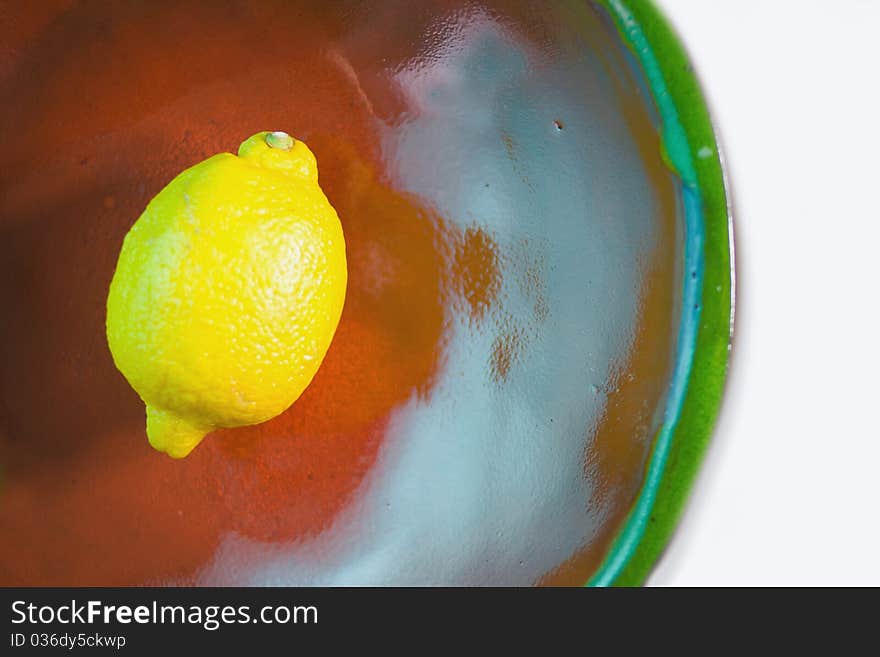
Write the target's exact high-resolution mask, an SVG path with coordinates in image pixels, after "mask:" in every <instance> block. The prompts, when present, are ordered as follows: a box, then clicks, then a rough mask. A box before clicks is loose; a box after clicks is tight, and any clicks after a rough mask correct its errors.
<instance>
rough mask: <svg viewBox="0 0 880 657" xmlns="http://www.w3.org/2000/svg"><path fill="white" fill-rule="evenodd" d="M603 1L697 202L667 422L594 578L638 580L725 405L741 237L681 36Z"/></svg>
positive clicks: (649, 17)
mask: <svg viewBox="0 0 880 657" xmlns="http://www.w3.org/2000/svg"><path fill="white" fill-rule="evenodd" d="M596 3H597V4H598V5H599V6H601V7H602V8H604V9H605V10H606V11H607V12H608V14H609V16H610V18H611V20H612V21H613V23H614V25H615V26H616V28H617V30H618V31H619V32H620V34H621V36H622V37H623V39H624V41H625V43H626V44H627V46H628V47H629V49H630V50H631V52H632V53H633V55H634V56H635V59H636V61H637V62H638V65H639V67H640V68H641V71H642V73H643V75H644V77H645V79H646V81H647V83H648V86H649V88H650V90H651V93H652V96H653V100H654V102H655V105H656V109H657V111H658V113H659V115H660V120H661V124H662V126H661V133H662V140H661V142H662V148H663V150H664V157H665V159H666V160H667V162H668V163H669V164H670V166H671V167H672V168H673V169H674V170H675V171H676V172H677V173H678V174H679V176H680V177H681V180H682V183H683V189H684V190H685V196H686V197H687V198H689V199H690V203H688V201H687V198H686V201H685V222H686V230H685V234H686V235H685V259H686V261H687V265H688V266H687V269H686V270H685V282H684V288H685V289H684V298H685V301H684V303H683V304H682V305H683V308H682V327H683V328H682V332H681V333H680V336H679V347H678V354H677V356H676V361H677V362H676V370H675V373H674V374H673V382H672V384H671V386H670V393H669V399H668V401H667V410H666V418H665V420H664V423H663V426H662V427H661V428H660V430H659V431H658V433H657V436H656V437H655V440H654V446H653V450H652V453H651V457H650V459H649V461H648V464H647V466H646V471H645V483H644V484H643V486H642V489H641V491H640V492H639V495H638V498H637V499H636V501H635V503H634V505H633V507H632V509H631V510H630V512H629V514H628V516H627V517H626V520H625V521H624V524H623V527H622V528H621V530H620V532H619V533H618V534H617V537H616V538H615V539H614V541H613V542H612V544H611V547H610V548H609V550H608V552H607V554H606V556H605V558H604V560H603V562H602V564H601V565H600V567H599V569H598V570H597V571H596V573H595V574H594V575H593V576H592V577H591V578H590V580H589V581H588V582H587V585H588V586H609V585H610V586H638V585H640V584H643V583H644V581H645V579H646V578H647V576H648V575H649V573H650V572H651V569H652V568H653V567H654V565H655V564H656V562H657V560H658V559H659V558H660V556H661V554H662V552H663V550H664V549H665V547H666V545H667V544H668V543H669V540H670V538H671V536H672V533H673V531H674V530H675V527H676V525H677V523H678V520H679V518H680V516H681V514H682V511H683V510H684V505H685V502H686V501H687V497H688V493H689V492H690V489H691V487H692V486H693V483H694V479H695V477H696V474H697V470H698V468H699V465H700V463H701V461H702V460H703V456H704V455H705V452H706V448H707V447H708V444H709V438H710V435H711V433H712V429H713V426H714V423H715V418H716V416H717V414H718V410H719V407H720V404H721V396H722V392H723V389H724V382H725V379H726V376H727V365H728V358H729V352H730V346H731V339H732V336H733V317H734V289H735V283H734V272H733V236H732V223H731V212H730V205H729V202H728V198H729V195H728V192H727V184H726V179H725V175H724V169H723V167H722V163H721V155H720V152H719V147H718V142H717V138H716V135H715V129H714V126H713V124H712V121H711V118H710V116H709V111H708V108H707V106H706V101H705V98H704V97H703V94H702V91H701V89H700V85H699V83H698V81H697V78H696V76H695V74H694V70H693V67H692V66H691V64H690V60H689V58H688V56H687V53H686V52H685V50H684V48H683V46H682V44H681V41H680V40H679V38H678V36H677V35H676V34H675V32H674V31H673V29H672V27H671V26H670V25H669V23H668V22H667V21H666V19H665V18H664V17H663V15H662V13H661V12H660V10H659V9H658V8H657V7H656V6H655V5H654V3H653V2H651V1H650V0H596ZM658 54H659V56H658ZM687 270H690V275H688V271H687Z"/></svg>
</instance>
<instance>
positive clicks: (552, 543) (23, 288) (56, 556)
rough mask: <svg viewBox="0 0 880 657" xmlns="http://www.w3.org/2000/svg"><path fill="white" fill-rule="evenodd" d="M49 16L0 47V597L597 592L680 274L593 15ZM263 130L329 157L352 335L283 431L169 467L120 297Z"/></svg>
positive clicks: (617, 43) (371, 11)
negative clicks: (141, 588) (121, 348)
mask: <svg viewBox="0 0 880 657" xmlns="http://www.w3.org/2000/svg"><path fill="white" fill-rule="evenodd" d="M57 4H58V6H57V8H56V9H55V10H53V11H51V12H48V13H47V12H45V11H42V12H41V13H39V14H38V12H37V11H36V10H35V9H27V8H25V7H24V6H22V8H20V9H16V10H15V11H17V12H19V13H20V14H21V15H20V16H17V17H16V21H15V25H16V29H15V30H12V29H11V28H10V27H4V28H3V31H4V33H5V34H4V40H5V42H6V43H8V44H9V48H8V53H7V54H4V56H3V64H4V66H3V69H2V70H0V88H2V89H3V91H4V97H5V98H13V99H15V102H14V103H6V104H4V106H3V107H2V108H0V114H2V121H0V133H2V141H3V143H4V144H5V152H6V160H5V162H6V164H7V165H8V167H7V169H6V170H5V171H4V172H3V173H2V181H0V184H2V190H3V193H2V195H0V268H2V276H0V305H2V307H3V308H4V310H5V312H6V314H5V315H4V316H3V318H2V321H0V350H2V352H0V399H2V404H3V406H2V414H0V463H2V469H3V474H2V483H0V535H2V536H3V539H2V541H0V583H2V584H7V585H8V584H93V585H99V584H142V583H186V584H224V585H227V584H244V585H252V584H331V585H360V584H466V585H483V584H503V585H525V584H583V583H585V582H586V581H588V580H589V579H590V578H591V577H592V576H593V575H594V574H595V573H596V571H597V569H598V568H599V566H600V564H601V563H602V561H603V559H605V558H606V556H607V555H608V553H609V550H610V549H611V546H612V544H613V541H614V539H615V537H616V536H618V534H619V533H620V531H621V529H622V527H623V525H624V523H625V521H626V518H627V515H628V514H629V513H630V510H631V509H632V507H633V505H634V503H635V501H636V499H637V498H638V496H639V493H640V491H641V490H642V489H643V486H644V483H645V476H646V471H647V466H648V462H649V458H650V456H651V450H652V446H653V445H654V440H655V437H656V436H657V435H658V432H659V431H660V430H661V428H662V426H663V423H664V421H665V418H666V417H667V413H668V407H669V403H670V390H671V389H672V382H673V379H674V375H675V372H676V365H677V357H678V354H679V353H680V351H681V350H680V335H681V330H682V327H681V324H682V307H683V303H684V302H683V298H684V297H683V294H684V293H683V290H684V289H685V281H686V279H688V277H689V276H690V275H691V272H690V271H689V270H688V268H687V267H686V265H685V240H686V237H687V234H688V232H687V224H686V221H685V210H684V208H685V204H686V199H685V192H684V187H683V184H682V181H681V178H680V177H679V176H678V175H677V174H676V173H675V172H674V171H673V169H672V168H671V167H670V166H669V164H668V158H667V157H666V154H665V153H664V148H663V147H662V134H661V130H662V128H661V120H660V115H659V113H658V109H657V104H656V102H655V99H654V96H653V92H652V90H651V89H650V87H649V85H648V82H647V79H646V77H645V75H644V73H643V71H642V68H641V67H640V65H639V63H638V61H637V59H636V57H635V55H634V54H633V51H632V50H631V48H630V47H629V46H628V45H627V44H626V43H625V42H624V40H623V39H622V37H621V35H620V33H619V31H618V29H617V28H616V26H615V24H614V21H613V20H612V18H611V16H610V15H609V13H608V11H607V10H606V9H605V8H604V5H603V3H591V2H552V3H529V2H513V1H505V0H480V1H479V2H472V1H468V2H465V1H463V0H462V1H457V0H422V1H420V2H412V1H409V2H400V1H396V0H394V1H385V2H381V3H370V2H354V1H346V2H334V3H326V2H281V1H278V2H272V1H269V0H266V1H262V2H232V1H229V2H218V3H180V2H154V3H112V4H109V3H108V4H107V5H106V6H100V7H98V6H97V5H78V4H74V3H64V2H60V3H57ZM13 32H14V33H13ZM261 130H285V131H287V132H289V133H291V134H292V135H294V136H295V137H297V138H299V139H302V140H304V141H306V142H307V143H308V145H309V146H310V147H311V148H312V150H313V151H314V152H315V154H316V156H317V159H318V167H319V177H320V184H321V186H322V188H323V189H324V191H325V193H326V194H327V196H328V198H329V199H330V201H331V203H332V204H333V205H334V207H335V208H336V210H337V212H338V213H339V215H340V218H341V221H342V223H343V228H344V231H345V236H346V245H347V254H348V262H349V287H348V292H347V299H346V305H345V310H344V313H343V317H342V321H341V323H340V326H339V329H338V331H337V335H336V338H335V339H334V342H333V345H332V346H331V348H330V352H329V354H328V355H327V357H326V360H325V362H324V364H323V365H322V367H321V369H320V371H319V373H318V375H317V377H316V378H315V380H314V381H313V382H312V384H311V386H310V387H309V388H308V389H307V391H306V393H305V394H304V395H303V397H301V398H300V400H299V401H297V402H296V403H295V404H294V405H293V406H292V407H291V408H290V409H289V410H288V411H287V412H285V413H284V414H282V415H281V416H279V417H278V418H275V419H274V420H271V421H269V422H267V423H265V424H261V425H257V426H253V427H246V428H241V429H232V430H224V431H219V432H217V433H215V434H212V435H211V436H209V437H208V438H207V439H206V440H205V441H204V443H203V444H202V445H201V446H200V447H198V448H197V450H196V451H195V452H194V453H193V454H192V455H191V456H190V457H188V458H186V459H184V460H182V461H174V460H172V459H169V458H167V457H166V456H164V455H162V454H159V453H157V452H155V451H153V450H151V448H150V447H149V445H148V444H147V441H146V438H145V435H144V411H143V405H142V403H141V401H140V400H139V399H138V397H137V395H136V393H135V392H134V391H133V390H132V389H131V388H130V387H129V386H128V385H127V383H126V381H125V380H124V378H123V377H122V376H121V375H120V374H119V373H118V372H117V371H116V369H115V368H114V366H113V362H112V360H111V357H110V354H109V351H108V349H107V345H106V339H105V337H104V319H105V302H106V296H107V289H108V284H109V281H110V278H111V277H112V274H113V271H114V266H115V262H116V257H117V255H118V253H119V248H120V246H121V243H122V239H123V237H124V236H125V234H126V232H127V230H128V229H129V228H130V227H131V225H132V223H133V222H134V221H135V220H136V219H137V217H138V215H139V214H140V213H141V212H142V211H143V209H144V207H145V205H146V203H147V202H148V201H149V199H150V198H151V197H152V196H153V195H155V194H156V193H157V192H158V191H159V190H160V189H161V188H162V187H163V186H164V185H165V184H166V183H167V182H168V181H169V180H170V179H171V178H172V177H173V176H174V175H176V174H177V173H178V172H180V171H181V170H183V169H184V168H186V167H188V166H191V165H193V164H195V163H197V162H199V161H200V160H202V159H204V158H206V157H208V156H210V155H213V154H215V153H218V152H222V151H232V152H234V151H235V149H236V148H237V146H238V144H239V143H240V142H241V141H242V140H244V139H245V138H247V137H248V136H250V135H251V134H254V133H256V132H258V131H261Z"/></svg>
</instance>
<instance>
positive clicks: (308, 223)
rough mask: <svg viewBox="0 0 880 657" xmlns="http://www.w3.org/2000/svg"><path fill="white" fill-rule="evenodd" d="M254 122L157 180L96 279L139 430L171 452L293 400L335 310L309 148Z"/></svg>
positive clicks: (334, 238)
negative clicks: (232, 149) (278, 144)
mask: <svg viewBox="0 0 880 657" xmlns="http://www.w3.org/2000/svg"><path fill="white" fill-rule="evenodd" d="M267 135H268V133H265V132H262V133H258V134H256V135H254V136H253V137H251V138H249V139H248V140H246V141H245V142H244V143H243V144H242V145H241V147H240V148H239V151H238V155H237V156H236V155H232V154H231V153H221V154H219V155H215V156H213V157H211V158H209V159H207V160H205V161H203V162H201V163H199V164H197V165H195V166H193V167H191V168H189V169H187V170H185V171H183V172H182V173H181V174H179V175H178V176H177V177H176V178H174V179H173V180H172V181H171V182H170V183H169V184H168V185H167V186H166V187H165V188H164V189H163V190H162V191H161V192H159V194H157V195H156V197H155V198H153V200H152V201H151V202H150V203H149V205H148V206H147V208H146V210H145V211H144V213H143V214H142V215H141V216H140V218H139V219H138V220H137V221H136V222H135V224H134V225H133V226H132V228H131V230H130V231H129V233H128V234H127V236H126V237H125V240H124V242H123V246H122V249H121V252H120V255H119V260H118V263H117V267H116V272H115V274H114V276H113V280H112V282H111V283H110V291H109V295H108V298H107V323H106V328H107V341H108V344H109V347H110V352H111V354H112V356H113V360H114V362H115V364H116V367H117V368H118V369H119V370H120V371H121V372H122V374H123V375H124V376H125V378H126V379H127V380H128V382H129V384H130V385H131V386H132V388H134V390H135V391H137V393H138V394H139V395H140V397H141V399H143V401H144V403H145V404H146V414H147V437H148V439H149V441H150V444H151V445H152V446H153V447H154V448H156V449H157V450H159V451H161V452H165V453H166V454H168V455H169V456H172V457H175V458H181V457H184V456H186V455H188V454H189V453H190V452H191V451H192V450H193V448H195V446H196V445H198V443H199V442H200V441H201V440H202V438H203V437H204V436H205V435H206V434H207V433H209V432H210V431H212V430H214V429H217V428H221V427H237V426H243V425H249V424H257V423H260V422H264V421H266V420H269V419H271V418H273V417H275V416H276V415H278V414H279V413H281V412H283V411H284V410H286V409H287V408H288V407H289V406H290V405H291V404H293V402H294V401H296V399H297V398H298V397H299V396H300V395H301V394H302V392H303V390H305V388H306V387H307V386H308V385H309V383H310V382H311V380H312V378H313V377H314V375H315V373H316V371H317V370H318V367H319V366H320V364H321V361H322V360H323V358H324V356H325V354H326V353H327V349H328V348H329V346H330V342H331V340H332V339H333V334H334V332H335V331H336V327H337V325H338V323H339V319H340V316H341V314H342V308H343V304H344V301H345V288H346V282H347V269H346V259H345V241H344V237H343V234H342V226H341V224H340V222H339V218H338V217H337V215H336V212H335V210H334V209H333V207H332V206H331V205H330V202H329V201H328V200H327V197H326V196H325V195H324V193H323V192H322V191H321V188H320V187H319V185H318V170H317V163H316V161H315V157H314V155H313V154H312V153H311V151H310V150H309V149H308V147H307V146H306V145H305V144H304V143H303V142H301V141H292V140H291V141H292V146H291V147H290V148H289V149H284V148H273V147H272V146H270V145H269V143H267Z"/></svg>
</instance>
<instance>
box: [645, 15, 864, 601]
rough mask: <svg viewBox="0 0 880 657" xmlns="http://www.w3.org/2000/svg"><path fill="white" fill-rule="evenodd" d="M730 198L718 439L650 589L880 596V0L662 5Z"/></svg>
mask: <svg viewBox="0 0 880 657" xmlns="http://www.w3.org/2000/svg"><path fill="white" fill-rule="evenodd" d="M659 4H660V6H661V7H662V8H663V9H664V10H665V12H666V15H667V17H668V18H669V19H670V21H671V22H672V23H673V24H674V26H675V27H676V28H677V30H678V31H679V33H680V35H681V37H682V39H683V41H684V43H685V45H686V47H687V49H688V51H689V52H690V54H691V57H692V59H693V61H694V64H695V66H696V68H697V71H698V73H699V75H700V79H701V81H702V84H703V88H704V90H705V92H706V94H707V96H708V99H709V103H710V107H711V109H712V111H713V117H714V120H715V122H716V123H717V126H718V130H719V133H720V138H721V141H722V148H723V149H724V152H725V154H726V160H727V166H728V173H729V176H730V181H731V184H732V189H733V201H734V222H735V232H736V240H737V243H736V249H737V253H736V261H737V268H738V271H737V303H736V306H737V308H736V312H737V316H736V332H735V339H734V352H733V362H732V367H731V372H730V378H729V383H728V388H727V393H726V398H725V402H724V407H723V409H722V413H721V416H720V419H719V423H718V427H717V430H716V434H715V437H714V439H713V443H712V446H711V448H710V450H709V455H708V458H707V461H706V463H705V465H704V467H703V469H702V471H701V473H700V476H699V479H698V482H697V485H696V487H695V489H694V491H693V494H692V496H691V499H690V503H689V506H688V508H687V511H686V513H685V516H684V519H683V522H682V524H681V526H680V528H679V531H678V533H677V534H676V536H675V538H674V540H673V542H672V544H671V546H670V548H669V549H668V550H667V553H666V555H665V556H664V558H663V560H662V561H661V563H660V564H659V566H658V568H657V569H656V571H655V573H654V575H653V576H652V577H651V579H650V580H649V583H650V584H654V585H661V586H679V585H812V584H816V585H833V584H840V585H844V584H847V585H861V584H865V585H867V584H871V585H880V511H878V506H880V429H878V417H880V400H878V393H880V383H878V380H880V379H878V377H880V330H878V310H877V306H878V303H880V292H878V287H880V286H878V283H880V274H878V267H880V209H878V208H880V164H878V161H880V160H878V158H880V127H878V126H880V0H873V1H872V0H863V1H861V2H859V1H856V0H834V1H833V2H828V1H827V0H826V1H818V0H763V1H759V0H660V3H659Z"/></svg>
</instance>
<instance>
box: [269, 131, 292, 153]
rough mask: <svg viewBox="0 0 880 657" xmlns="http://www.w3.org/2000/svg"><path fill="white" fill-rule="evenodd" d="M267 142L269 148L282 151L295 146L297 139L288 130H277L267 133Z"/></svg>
mask: <svg viewBox="0 0 880 657" xmlns="http://www.w3.org/2000/svg"><path fill="white" fill-rule="evenodd" d="M266 143H267V144H268V145H269V148H277V149H278V150H282V151H289V150H291V149H292V148H293V145H294V144H295V143H296V140H295V139H294V138H293V137H291V136H290V135H289V134H287V133H286V132H282V131H280V130H276V131H275V132H270V133H269V134H267V135H266Z"/></svg>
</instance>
